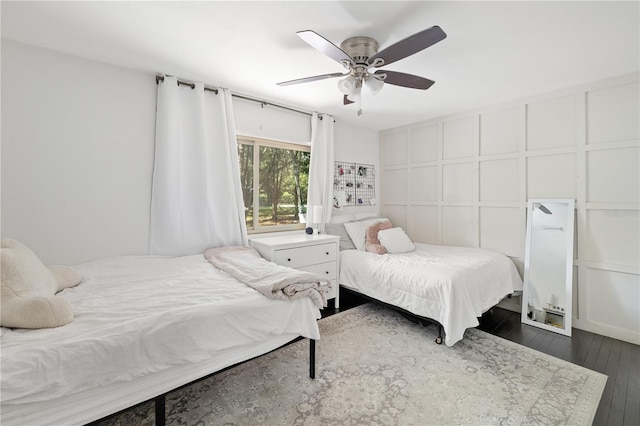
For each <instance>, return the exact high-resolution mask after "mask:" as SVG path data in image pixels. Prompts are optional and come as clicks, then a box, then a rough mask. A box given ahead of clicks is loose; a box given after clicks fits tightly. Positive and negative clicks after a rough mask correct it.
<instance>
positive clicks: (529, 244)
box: [522, 199, 574, 336]
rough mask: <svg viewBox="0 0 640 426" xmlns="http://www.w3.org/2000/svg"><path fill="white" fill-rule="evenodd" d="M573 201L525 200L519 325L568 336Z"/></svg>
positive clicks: (571, 277) (570, 303) (571, 285)
mask: <svg viewBox="0 0 640 426" xmlns="http://www.w3.org/2000/svg"><path fill="white" fill-rule="evenodd" d="M573 229H574V201H573V200H554V199H549V200H529V202H528V204H527V238H526V246H525V258H524V292H523V297H522V322H523V323H525V324H529V325H533V326H536V327H540V328H544V329H546V330H549V331H553V332H556V333H560V334H564V335H566V336H571V315H572V312H571V306H572V303H573V291H572V287H573Z"/></svg>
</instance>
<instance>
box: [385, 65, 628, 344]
mask: <svg viewBox="0 0 640 426" xmlns="http://www.w3.org/2000/svg"><path fill="white" fill-rule="evenodd" d="M638 80H639V79H638V74H637V73H635V74H628V75H625V76H620V77H615V78H611V79H608V80H606V81H600V82H596V83H593V84H592V85H583V86H580V87H576V88H569V89H565V90H561V91H557V92H555V93H554V94H550V95H546V96H539V97H536V98H535V100H529V101H526V100H524V101H522V103H520V104H519V105H516V106H513V107H504V108H502V109H500V108H496V107H493V108H490V109H489V108H488V109H487V110H486V111H482V110H479V111H472V112H470V113H469V114H467V115H465V116H464V117H463V118H460V116H452V117H444V118H441V119H437V120H431V121H428V122H422V123H417V124H415V125H413V126H406V127H404V128H402V129H398V130H389V131H385V132H383V133H382V134H383V135H388V134H393V133H397V132H402V131H405V130H406V131H408V132H409V133H410V134H411V135H412V137H411V146H410V149H411V152H410V157H411V159H410V164H409V165H406V166H396V167H391V168H390V169H395V168H402V169H404V170H406V171H407V173H408V175H407V177H408V182H407V191H409V193H408V194H409V197H408V198H409V200H410V201H409V202H407V203H404V204H403V205H402V206H393V208H394V209H396V210H397V212H396V213H394V214H397V215H399V216H401V215H402V214H404V213H405V212H406V214H407V216H406V217H407V222H408V223H409V229H408V231H409V235H410V236H411V237H412V238H413V239H414V240H415V241H419V242H420V241H424V242H427V243H433V244H447V245H458V246H470V247H474V246H480V247H484V248H488V249H492V250H496V251H500V252H502V253H505V254H507V255H508V256H510V257H511V258H512V260H513V262H514V264H515V265H516V266H517V267H518V268H519V271H520V273H521V275H522V273H523V264H524V245H525V234H526V220H525V217H526V209H525V208H524V202H525V201H526V200H527V199H531V198H573V199H575V200H576V224H575V238H574V258H575V265H574V290H573V307H574V311H573V316H574V320H575V322H574V325H575V327H577V328H581V329H584V330H588V331H593V332H596V333H602V334H605V335H608V336H611V337H614V338H618V339H623V340H626V341H630V342H634V343H640V321H639V320H640V318H639V316H640V274H638V272H639V271H640V209H639V207H638V206H639V205H640V140H639V139H640V129H639V126H640V106H639V104H640V99H639V98H640V95H639V93H640V83H639V82H638ZM512 105H513V104H512ZM407 129H408V130H407ZM421 141H428V142H427V143H426V144H424V143H421ZM393 179H395V178H393ZM396 180H397V179H396ZM434 185H435V186H434ZM394 186H395V185H394ZM396 190H399V188H396ZM405 208H407V209H408V211H407V210H405ZM425 223H430V224H432V226H426V225H425ZM500 306H502V307H505V308H507V309H519V306H518V305H517V304H515V303H512V304H511V305H509V306H507V305H505V304H501V305H500Z"/></svg>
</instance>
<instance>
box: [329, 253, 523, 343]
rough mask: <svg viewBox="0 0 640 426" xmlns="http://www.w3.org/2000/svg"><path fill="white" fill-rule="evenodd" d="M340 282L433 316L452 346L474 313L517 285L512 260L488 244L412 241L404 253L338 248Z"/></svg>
mask: <svg viewBox="0 0 640 426" xmlns="http://www.w3.org/2000/svg"><path fill="white" fill-rule="evenodd" d="M340 284H341V285H345V286H347V287H349V288H352V289H354V290H356V291H358V292H360V293H362V294H365V295H367V296H370V297H373V298H374V299H377V300H380V301H382V302H385V303H388V304H391V305H394V306H398V307H400V308H403V309H405V310H407V311H409V312H412V313H414V314H416V315H420V316H423V317H427V318H431V319H434V320H436V321H438V322H439V323H440V324H442V326H443V327H444V330H445V333H446V337H445V344H446V345H447V346H452V345H453V344H455V343H456V342H457V341H458V340H460V339H462V336H463V335H464V331H465V330H466V329H467V328H469V327H475V326H477V325H478V319H477V318H478V317H479V316H481V315H482V313H483V312H484V311H486V310H487V309H489V308H490V307H492V306H494V305H495V304H496V303H498V302H499V301H500V300H502V299H503V298H504V297H505V296H507V295H509V294H511V293H513V292H514V291H517V290H522V279H521V278H520V275H519V274H518V271H517V269H516V267H515V265H514V264H513V262H512V261H511V260H510V259H509V258H508V257H506V256H504V255H503V254H500V253H497V252H493V251H490V250H484V249H476V248H465V247H450V246H435V245H427V244H416V250H415V251H413V252H410V253H403V254H385V255H377V254H374V253H369V252H365V251H360V250H343V251H342V252H341V253H340Z"/></svg>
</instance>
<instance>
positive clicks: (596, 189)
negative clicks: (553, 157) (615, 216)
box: [587, 118, 640, 203]
mask: <svg viewBox="0 0 640 426" xmlns="http://www.w3.org/2000/svg"><path fill="white" fill-rule="evenodd" d="M639 120H640V118H639ZM587 172H588V173H587V201H590V202H613V203H637V202H639V201H640V149H639V148H624V149H607V150H597V151H590V152H587Z"/></svg>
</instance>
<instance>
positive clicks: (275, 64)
mask: <svg viewBox="0 0 640 426" xmlns="http://www.w3.org/2000/svg"><path fill="white" fill-rule="evenodd" d="M639 5H640V3H639V2H638V1H624V2H612V1H603V2H594V1H565V2H555V1H533V2H510V1H501V2H483V1H471V2H458V1H447V2H434V1H421V2H418V1H413V2H397V1H394V2H377V1H374V2H371V1H316V2H308V1H280V2H263V1H259V2H244V1H233V2H221V1H215V2H186V1H182V2H159V1H154V2H10V1H4V0H3V1H2V4H1V14H2V37H4V38H8V39H12V40H17V41H21V42H24V43H29V44H33V45H36V46H41V47H46V48H50V49H53V50H57V51H61V52H64V53H69V54H73V55H78V56H82V57H87V58H90V59H95V60H98V61H103V62H107V63H111V64H116V65H121V66H124V67H128V68H133V69H137V70H142V71H147V72H150V73H154V74H155V73H165V74H171V75H176V76H178V77H181V78H184V79H191V80H200V81H204V82H205V83H207V84H210V85H215V86H220V87H228V88H230V89H231V90H232V91H234V92H236V93H241V94H244V95H249V96H253V97H258V98H261V99H266V100H270V101H273V102H277V103H281V104H285V105H290V106H293V107H298V108H302V109H304V110H308V111H320V112H326V113H330V114H333V115H334V116H336V117H337V118H338V119H339V120H343V121H345V122H349V123H351V124H354V125H357V126H361V127H366V128H370V129H375V130H381V129H386V128H391V127H396V126H401V125H404V124H409V123H413V122H416V121H421V120H425V119H429V118H434V117H439V116H443V115H448V114H452V113H456V112H461V111H467V110H471V109H475V108H480V107H483V106H490V105H497V104H501V103H505V102H509V101H512V100H516V99H520V98H523V97H528V96H532V95H536V94H541V93H545V92H549V91H553V90H558V89H562V88H566V87H571V86H574V85H579V84H583V83H588V82H592V81H596V80H599V79H602V78H607V77H612V76H616V75H621V74H626V73H630V72H636V71H638V70H639V69H640V65H639V64H640V55H639V52H640V47H639V43H640V24H639V22H640V9H639ZM433 25H439V26H440V27H442V29H443V30H444V31H445V32H446V33H447V35H448V37H447V38H446V39H445V40H443V41H441V42H440V43H438V44H436V45H434V46H432V47H430V48H428V49H426V50H423V51H422V52H419V53H417V54H415V55H413V56H411V57H409V58H406V59H403V60H401V61H398V62H396V63H394V64H392V65H390V66H389V67H388V69H390V70H394V71H400V72H407V73H411V74H417V75H420V76H423V77H427V78H430V79H432V80H435V81H436V84H435V85H434V86H433V87H431V88H430V89H429V90H427V91H422V90H413V89H407V88H402V87H397V86H391V85H386V86H385V88H384V89H383V90H382V92H380V93H379V94H378V95H377V96H375V97H374V96H371V95H370V94H369V93H368V92H366V91H365V92H364V95H363V109H364V114H363V115H362V116H361V117H357V116H356V107H355V105H350V106H343V105H342V94H341V93H340V92H339V91H338V89H337V85H336V83H337V80H338V79H330V80H323V81H316V82H312V83H307V84H301V85H295V86H288V87H279V86H276V83H277V82H279V81H285V80H291V79H296V78H302V77H308V76H312V75H317V74H325V73H332V72H342V71H343V68H342V66H341V65H339V64H338V63H337V62H334V61H333V60H331V59H329V58H328V57H326V56H324V55H323V54H322V53H320V52H319V51H317V50H315V49H313V48H312V47H311V46H309V45H307V44H306V43H305V42H304V41H302V40H301V39H300V38H298V37H297V36H296V34H295V33H296V32H297V31H300V30H307V29H310V30H314V31H316V32H317V33H319V34H321V35H323V36H324V37H325V38H327V39H329V40H330V41H332V42H333V43H334V44H336V45H339V44H340V42H341V41H342V40H344V39H346V38H348V37H352V36H356V35H366V36H370V37H373V38H375V39H377V40H378V42H379V43H380V48H381V49H383V48H385V47H387V46H389V45H390V44H393V43H395V42H396V41H399V40H401V39H403V38H405V37H407V36H410V35H412V34H414V33H416V32H418V31H420V30H423V29H425V28H428V27H431V26H433ZM96 84H100V82H99V81H96Z"/></svg>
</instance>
